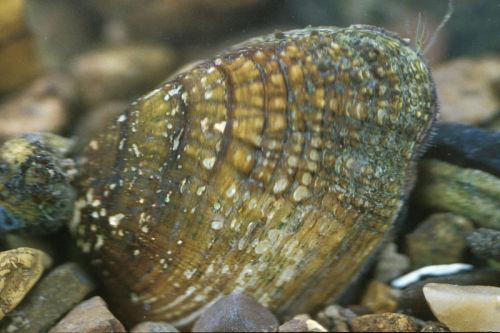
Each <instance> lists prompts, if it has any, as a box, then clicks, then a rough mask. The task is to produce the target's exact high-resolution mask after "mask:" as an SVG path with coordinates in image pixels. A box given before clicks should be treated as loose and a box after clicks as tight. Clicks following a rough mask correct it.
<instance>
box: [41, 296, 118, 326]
mask: <svg viewBox="0 0 500 333" xmlns="http://www.w3.org/2000/svg"><path fill="white" fill-rule="evenodd" d="M58 332H61V333H63V332H81V333H100V332H125V327H123V325H122V323H120V321H119V320H118V319H116V317H115V316H114V315H113V314H112V313H111V312H110V311H109V310H108V307H107V305H106V303H105V302H104V300H103V299H102V298H101V297H100V296H94V297H92V298H90V299H88V300H86V301H84V302H82V303H80V304H78V305H77V306H75V307H74V308H73V309H72V310H71V311H70V312H69V313H68V314H67V315H66V316H64V318H63V319H61V320H60V321H59V322H58V323H57V325H56V326H54V327H52V328H51V329H50V330H49V333H58Z"/></svg>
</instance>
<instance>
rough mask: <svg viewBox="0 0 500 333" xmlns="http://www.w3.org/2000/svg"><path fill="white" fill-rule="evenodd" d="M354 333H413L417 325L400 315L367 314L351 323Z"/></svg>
mask: <svg viewBox="0 0 500 333" xmlns="http://www.w3.org/2000/svg"><path fill="white" fill-rule="evenodd" d="M351 327H352V330H353V331H355V332H415V331H416V330H417V328H418V326H417V324H416V323H415V322H414V321H413V320H412V319H411V318H410V317H408V316H406V315H404V314H401V313H390V312H388V313H382V314H368V315H364V316H361V317H356V318H354V319H353V320H352V321H351Z"/></svg>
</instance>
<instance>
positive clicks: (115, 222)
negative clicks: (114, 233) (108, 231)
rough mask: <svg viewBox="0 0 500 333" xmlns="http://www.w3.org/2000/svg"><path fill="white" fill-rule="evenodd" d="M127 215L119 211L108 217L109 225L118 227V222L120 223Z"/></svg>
mask: <svg viewBox="0 0 500 333" xmlns="http://www.w3.org/2000/svg"><path fill="white" fill-rule="evenodd" d="M124 217H125V215H123V214H121V213H119V214H116V215H113V216H110V217H109V218H108V222H109V225H110V226H112V227H113V228H116V227H118V224H120V221H121V219H123V218H124Z"/></svg>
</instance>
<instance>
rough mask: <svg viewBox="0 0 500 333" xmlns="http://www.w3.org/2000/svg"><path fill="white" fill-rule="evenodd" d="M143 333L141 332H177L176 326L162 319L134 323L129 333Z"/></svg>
mask: <svg viewBox="0 0 500 333" xmlns="http://www.w3.org/2000/svg"><path fill="white" fill-rule="evenodd" d="M141 332H142V333H143V332H150V333H153V332H179V330H178V329H177V328H175V327H174V326H173V325H170V324H169V323H166V322H163V321H156V322H154V321H144V322H142V323H139V324H137V325H135V326H134V327H133V328H132V329H131V330H130V333H141Z"/></svg>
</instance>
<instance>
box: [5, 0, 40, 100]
mask: <svg viewBox="0 0 500 333" xmlns="http://www.w3.org/2000/svg"><path fill="white" fill-rule="evenodd" d="M25 3H26V1H24V0H2V1H0V27H1V28H0V94H3V93H5V92H11V91H13V90H15V89H18V88H19V87H21V86H23V85H24V84H26V83H28V82H29V81H31V80H32V79H34V78H35V77H36V76H37V75H39V74H40V72H41V65H40V63H39V61H38V59H37V56H36V52H35V47H34V43H33V35H32V34H31V33H30V31H29V30H28V29H27V27H26V24H25V21H24V15H25V14H24V8H25Z"/></svg>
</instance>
